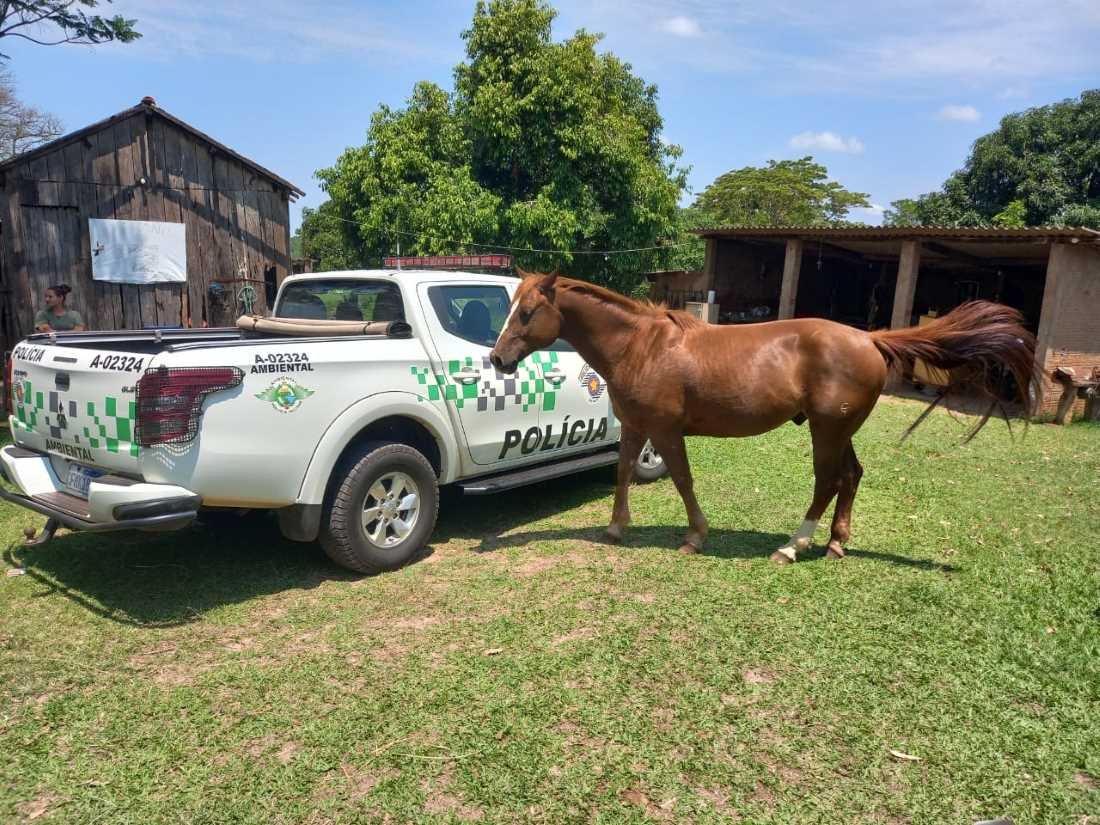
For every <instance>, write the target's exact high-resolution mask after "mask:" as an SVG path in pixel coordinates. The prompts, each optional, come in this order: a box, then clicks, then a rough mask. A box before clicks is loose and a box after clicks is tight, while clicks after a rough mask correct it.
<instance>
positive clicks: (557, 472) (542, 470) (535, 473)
mask: <svg viewBox="0 0 1100 825" xmlns="http://www.w3.org/2000/svg"><path fill="white" fill-rule="evenodd" d="M618 463H619V451H618V449H615V450H603V451H601V452H598V453H590V454H588V455H584V456H581V457H580V458H570V459H566V460H565V461H555V462H554V463H553V464H543V465H541V466H539V467H525V468H523V469H522V470H513V471H511V472H507V473H500V474H499V475H493V476H484V477H482V478H475V479H471V480H470V481H460V482H459V483H458V487H459V489H461V490H462V492H463V493H465V494H466V495H468V496H487V495H489V494H491V493H501V492H504V491H505V490H514V489H515V488H516V487H526V486H527V485H528V484H537V483H539V482H540V481H549V480H550V479H552V478H561V477H562V476H567V475H572V474H573V473H580V472H584V471H585V470H594V469H595V468H597V467H607V466H609V465H611V464H618Z"/></svg>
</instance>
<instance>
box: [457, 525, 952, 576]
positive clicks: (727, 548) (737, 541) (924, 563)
mask: <svg viewBox="0 0 1100 825" xmlns="http://www.w3.org/2000/svg"><path fill="white" fill-rule="evenodd" d="M684 530H685V528H684V527H683V526H681V525H673V526H668V527H631V528H629V529H628V530H627V532H626V538H625V540H624V541H623V542H622V543H621V544H619V545H611V544H609V543H608V542H607V541H606V540H605V539H604V529H603V527H598V528H596V527H581V528H573V527H566V528H558V529H550V530H532V531H530V532H520V533H512V534H511V535H507V536H482V540H481V544H480V545H479V546H477V547H475V548H474V552H475V553H492V552H495V551H497V550H502V549H505V548H508V547H524V546H526V545H528V544H530V543H531V542H535V541H585V542H591V543H595V544H604V545H607V546H618V547H623V548H626V549H632V548H638V549H641V548H649V549H657V550H662V549H666V548H667V549H673V548H677V547H679V546H680V544H681V541H682V539H683V534H684ZM788 538H789V537H788V536H787V535H786V534H784V533H762V532H759V531H757V530H726V529H723V528H714V527H712V528H711V530H710V533H709V535H708V536H707V545H706V547H705V548H704V549H703V552H702V553H700V555H702V556H711V557H714V558H721V559H755V558H768V557H769V556H771V554H772V553H773V552H774V551H775V548H777V547H779V546H780V545H782V544H784V543H785V542H786V541H787V539H788ZM845 552H846V554H847V556H849V557H854V558H865V559H872V560H874V561H881V562H886V563H888V564H897V565H901V566H903V567H913V568H917V569H920V570H931V571H937V572H942V573H952V572H955V571H956V570H957V569H958V568H956V567H954V566H953V565H950V564H941V563H940V562H936V561H931V560H929V559H911V558H909V557H907V556H899V555H896V554H894V553H883V552H879V551H876V550H858V549H853V548H848V549H847V550H846V551H845ZM824 558H825V546H824V545H818V546H816V547H814V548H812V549H811V550H809V551H806V552H803V553H801V554H799V557H798V563H799V564H801V563H803V562H810V561H820V560H823V559H824Z"/></svg>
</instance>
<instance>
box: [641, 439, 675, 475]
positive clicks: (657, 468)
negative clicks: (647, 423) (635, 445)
mask: <svg viewBox="0 0 1100 825" xmlns="http://www.w3.org/2000/svg"><path fill="white" fill-rule="evenodd" d="M667 474H668V467H667V466H665V460H664V459H663V458H661V454H660V453H659V452H657V451H656V450H655V449H653V442H651V441H649V440H646V443H645V445H644V446H643V447H642V451H641V452H640V453H639V454H638V460H637V461H636V462H635V463H634V477H635V478H636V479H637V480H638V481H641V482H649V481H656V480H657V479H659V478H664V477H665V475H667Z"/></svg>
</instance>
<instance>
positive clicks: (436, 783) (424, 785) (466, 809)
mask: <svg viewBox="0 0 1100 825" xmlns="http://www.w3.org/2000/svg"><path fill="white" fill-rule="evenodd" d="M453 777H454V767H453V766H451V765H448V766H447V767H446V768H444V769H443V771H442V772H441V773H440V774H439V775H438V776H436V777H435V778H425V779H424V781H423V782H421V783H420V789H421V790H422V791H423V792H424V812H425V813H427V814H431V815H433V816H446V815H448V814H449V815H451V816H453V817H455V819H459V820H461V821H463V822H477V821H478V820H480V819H481V818H482V817H484V815H485V812H484V811H482V810H481V808H480V807H478V806H477V805H472V804H470V803H468V802H465V801H464V800H462V799H460V798H459V797H458V796H456V795H455V794H454V793H453V792H452V788H451V780H452V779H453Z"/></svg>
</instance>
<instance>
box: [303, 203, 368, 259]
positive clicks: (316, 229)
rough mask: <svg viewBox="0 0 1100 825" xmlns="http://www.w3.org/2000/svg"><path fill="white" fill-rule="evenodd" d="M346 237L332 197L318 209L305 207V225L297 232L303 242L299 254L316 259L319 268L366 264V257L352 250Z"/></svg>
mask: <svg viewBox="0 0 1100 825" xmlns="http://www.w3.org/2000/svg"><path fill="white" fill-rule="evenodd" d="M345 237H346V236H345V233H344V223H343V221H342V219H341V217H340V215H339V213H338V212H337V211H336V205H335V204H334V203H333V202H332V201H325V202H324V203H323V204H321V205H320V207H318V208H317V209H310V208H309V207H308V206H307V207H305V208H304V209H303V210H302V226H301V228H300V229H299V230H298V232H297V234H296V235H295V238H298V239H299V240H300V244H301V249H300V252H299V253H298V254H300V255H301V256H303V257H306V258H311V259H313V260H314V261H316V262H317V266H316V270H317V271H318V272H328V271H331V270H334V269H357V268H359V267H360V266H362V261H361V260H359V259H357V258H356V257H355V256H354V254H351V253H350V252H349V249H348V246H347V244H346V243H345ZM291 241H292V248H293V239H291Z"/></svg>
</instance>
